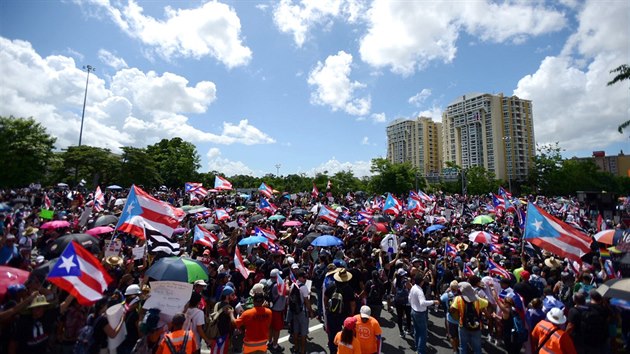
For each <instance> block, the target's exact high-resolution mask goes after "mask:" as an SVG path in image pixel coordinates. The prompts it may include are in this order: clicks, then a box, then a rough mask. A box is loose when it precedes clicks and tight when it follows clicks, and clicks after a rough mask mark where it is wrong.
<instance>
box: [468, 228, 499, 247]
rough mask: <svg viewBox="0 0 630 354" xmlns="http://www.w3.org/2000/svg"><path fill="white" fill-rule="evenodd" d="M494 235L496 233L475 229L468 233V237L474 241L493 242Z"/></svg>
mask: <svg viewBox="0 0 630 354" xmlns="http://www.w3.org/2000/svg"><path fill="white" fill-rule="evenodd" d="M493 236H494V235H493V234H491V233H489V232H485V231H475V232H472V233H471V234H470V235H468V239H469V240H470V241H472V242H477V243H485V244H489V243H492V237H493Z"/></svg>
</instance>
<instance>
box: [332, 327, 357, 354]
mask: <svg viewBox="0 0 630 354" xmlns="http://www.w3.org/2000/svg"><path fill="white" fill-rule="evenodd" d="M334 343H335V345H336V346H337V354H361V343H359V340H358V339H357V337H352V344H345V343H341V331H339V333H337V335H336V336H335V341H334Z"/></svg>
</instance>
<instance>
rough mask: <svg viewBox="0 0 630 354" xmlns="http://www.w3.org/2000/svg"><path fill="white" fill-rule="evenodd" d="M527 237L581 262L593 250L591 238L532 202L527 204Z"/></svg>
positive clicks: (546, 248) (553, 251)
mask: <svg viewBox="0 0 630 354" xmlns="http://www.w3.org/2000/svg"><path fill="white" fill-rule="evenodd" d="M525 239H526V240H527V241H529V242H530V243H531V244H533V245H536V246H538V247H540V248H542V249H543V250H546V251H549V252H551V253H553V254H555V255H558V256H560V257H561V258H568V259H570V260H572V261H577V262H581V261H582V260H581V257H582V256H584V255H585V254H587V253H589V252H590V251H591V243H592V240H591V238H590V237H589V236H588V235H586V234H584V233H581V232H580V231H578V230H576V229H575V228H573V227H571V226H569V225H568V224H567V223H565V222H563V221H560V220H559V219H556V218H555V217H553V216H551V215H550V214H549V213H547V212H546V211H544V210H542V209H540V208H539V207H537V206H535V205H534V204H532V203H528V205H527V220H526V221H525Z"/></svg>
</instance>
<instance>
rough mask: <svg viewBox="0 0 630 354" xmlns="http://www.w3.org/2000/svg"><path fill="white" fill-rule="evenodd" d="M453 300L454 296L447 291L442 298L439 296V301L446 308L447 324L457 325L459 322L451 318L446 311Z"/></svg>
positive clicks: (449, 313)
mask: <svg viewBox="0 0 630 354" xmlns="http://www.w3.org/2000/svg"><path fill="white" fill-rule="evenodd" d="M454 298H455V294H453V292H452V291H450V290H448V291H446V292H445V293H444V294H442V296H440V301H441V302H442V304H443V305H444V307H445V308H446V320H447V321H448V322H449V323H453V324H459V321H457V320H456V319H455V318H454V317H453V316H451V312H450V311H449V310H448V309H449V308H450V307H451V301H453V299H454Z"/></svg>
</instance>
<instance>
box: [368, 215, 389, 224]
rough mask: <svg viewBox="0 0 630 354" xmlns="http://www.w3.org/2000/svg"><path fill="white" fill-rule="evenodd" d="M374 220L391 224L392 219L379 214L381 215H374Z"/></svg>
mask: <svg viewBox="0 0 630 354" xmlns="http://www.w3.org/2000/svg"><path fill="white" fill-rule="evenodd" d="M372 220H373V221H374V222H390V221H391V219H390V218H389V216H387V215H383V214H379V215H374V217H373V218H372Z"/></svg>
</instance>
